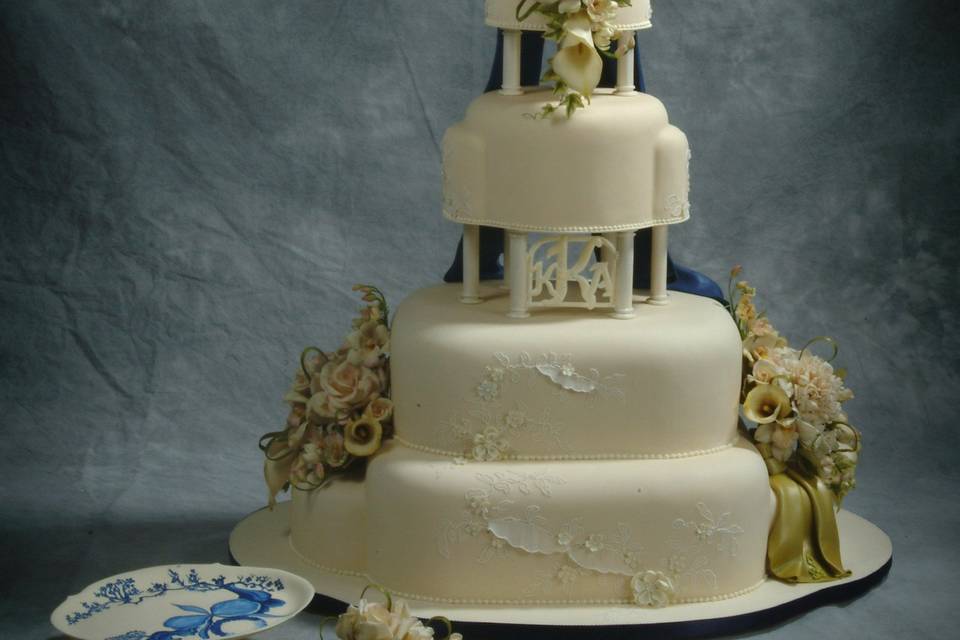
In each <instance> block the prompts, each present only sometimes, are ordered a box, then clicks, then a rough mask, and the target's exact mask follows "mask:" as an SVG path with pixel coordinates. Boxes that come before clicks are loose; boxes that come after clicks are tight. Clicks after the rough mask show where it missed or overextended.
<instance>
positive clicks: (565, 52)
mask: <svg viewBox="0 0 960 640" xmlns="http://www.w3.org/2000/svg"><path fill="white" fill-rule="evenodd" d="M564 32H565V33H564V36H563V40H562V41H561V43H560V50H559V51H557V54H556V55H555V56H554V57H553V60H552V62H551V66H552V67H553V71H554V72H555V73H556V74H557V75H558V76H560V79H561V80H563V82H564V83H565V84H566V85H567V86H568V87H570V88H571V89H573V90H574V91H576V92H577V93H580V94H582V95H585V96H587V97H589V96H590V95H591V94H593V90H594V89H596V88H597V85H598V84H600V76H601V75H602V74H603V59H602V58H601V57H600V54H599V53H597V49H596V47H595V46H594V44H593V31H592V30H591V25H590V19H589V18H587V17H586V15H582V16H580V15H578V16H574V17H572V18H570V19H569V20H567V22H566V24H565V25H564Z"/></svg>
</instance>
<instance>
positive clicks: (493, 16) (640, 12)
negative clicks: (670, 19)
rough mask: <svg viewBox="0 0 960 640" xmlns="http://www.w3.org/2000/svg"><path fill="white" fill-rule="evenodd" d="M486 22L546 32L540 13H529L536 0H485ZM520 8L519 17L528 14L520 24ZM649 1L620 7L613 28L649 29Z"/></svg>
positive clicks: (640, 0) (642, 0)
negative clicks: (523, 0) (518, 18)
mask: <svg viewBox="0 0 960 640" xmlns="http://www.w3.org/2000/svg"><path fill="white" fill-rule="evenodd" d="M486 4H487V10H486V21H487V25H488V26H491V27H498V28H500V29H516V30H522V31H546V29H547V21H546V18H545V17H544V16H543V14H542V13H539V12H538V11H532V12H531V11H530V10H531V9H532V8H533V5H535V4H537V2H536V0H527V1H526V2H523V3H521V0H487V2H486ZM518 6H519V7H520V16H521V17H523V16H524V14H527V13H529V14H530V15H528V16H526V17H525V18H524V20H523V21H522V22H518V21H517V7H518ZM652 12H653V11H652V9H651V7H650V0H633V3H632V6H630V7H620V9H619V10H618V12H617V19H616V20H614V22H613V24H614V26H616V27H618V28H619V29H621V30H623V31H636V30H638V29H649V28H650V27H651V26H653V25H652V24H651V23H650V17H651V14H652Z"/></svg>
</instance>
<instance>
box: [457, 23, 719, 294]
mask: <svg viewBox="0 0 960 640" xmlns="http://www.w3.org/2000/svg"><path fill="white" fill-rule="evenodd" d="M544 44H545V43H544V39H543V34H542V33H540V32H537V31H524V32H523V35H522V37H521V41H520V48H521V65H520V82H521V84H522V85H523V86H525V87H529V86H537V85H539V84H540V76H541V66H542V64H543V49H544ZM633 55H634V60H635V64H634V67H633V68H634V81H633V83H634V85H635V86H636V87H637V91H643V92H645V91H646V85H645V84H644V81H643V66H642V65H641V63H640V47H639V46H638V47H636V48H635V49H634V51H633ZM616 84H617V62H616V60H612V59H610V58H607V57H604V59H603V75H602V76H601V78H600V86H601V87H616ZM502 85H503V31H500V30H497V54H496V56H494V59H493V67H492V68H491V70H490V80H489V81H488V82H487V89H486V90H487V92H490V91H497V90H499V89H500V87H501V86H502ZM574 117H576V115H574ZM650 240H651V232H650V229H642V230H640V231H638V232H637V234H636V237H635V239H634V253H633V283H634V285H633V286H634V287H636V288H638V289H649V288H650ZM503 243H504V231H503V229H498V228H496V227H480V279H481V280H500V279H502V278H503V266H502V265H501V264H500V256H501V255H503ZM443 279H444V281H445V282H463V239H462V238H461V239H460V243H459V244H458V245H457V255H456V257H455V258H454V261H453V264H452V265H451V266H450V269H449V270H448V271H447V273H446V275H445V276H444V277H443ZM667 288H668V289H670V290H671V291H683V292H686V293H692V294H695V295H700V296H705V297H707V298H714V299H716V300H720V301H723V292H722V291H721V289H720V286H719V285H718V284H717V283H716V282H714V281H713V280H711V279H710V278H708V277H707V276H705V275H703V274H702V273H699V272H697V271H694V270H693V269H688V268H686V267H683V266H680V265H678V264H676V263H674V262H673V259H672V258H670V257H669V256H668V257H667Z"/></svg>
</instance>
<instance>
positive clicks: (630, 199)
mask: <svg viewBox="0 0 960 640" xmlns="http://www.w3.org/2000/svg"><path fill="white" fill-rule="evenodd" d="M552 99H553V95H552V93H551V92H550V91H549V90H548V89H542V88H541V89H533V90H529V89H528V90H527V91H526V93H524V94H522V95H503V94H501V93H498V92H490V93H487V94H484V95H483V96H481V97H480V98H478V99H476V100H475V101H474V102H473V104H471V105H470V107H469V108H468V109H467V116H466V118H465V119H464V121H463V122H461V123H459V124H456V125H454V126H452V127H450V129H448V130H447V133H446V135H445V136H444V141H443V213H444V215H445V216H446V217H447V218H449V219H450V220H452V221H454V222H459V223H461V224H469V225H482V226H489V227H501V228H504V229H511V230H514V231H523V232H526V231H532V232H547V233H587V232H595V233H605V232H614V231H628V230H635V229H644V228H648V227H654V226H660V225H668V224H676V223H678V222H684V221H685V220H687V219H688V218H689V217H690V205H689V188H690V178H689V157H690V151H689V146H688V143H687V137H686V136H685V135H684V134H683V132H682V131H680V129H678V128H676V127H674V126H672V125H671V124H670V123H669V121H668V119H667V111H666V109H665V108H664V107H663V104H662V103H661V102H660V101H659V100H657V99H656V98H654V97H653V96H650V95H647V94H638V93H633V94H631V95H621V94H616V93H613V92H612V91H611V90H603V89H601V90H600V91H599V92H598V93H596V94H594V96H593V99H592V101H591V103H590V105H589V106H588V107H587V108H585V109H582V110H580V111H578V112H577V113H576V115H574V116H573V117H572V118H566V117H564V116H563V115H556V116H553V117H549V118H546V119H535V118H533V117H531V116H532V114H536V113H539V112H540V110H541V109H542V108H543V106H544V105H545V104H547V103H548V102H550V101H551V100H552Z"/></svg>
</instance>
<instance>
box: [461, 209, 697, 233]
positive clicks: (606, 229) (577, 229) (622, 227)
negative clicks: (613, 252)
mask: <svg viewBox="0 0 960 640" xmlns="http://www.w3.org/2000/svg"><path fill="white" fill-rule="evenodd" d="M443 216H444V217H445V218H446V219H447V220H450V221H451V222H456V223H459V224H475V225H480V226H481V227H497V228H499V229H509V230H511V231H529V232H540V233H610V232H614V231H639V230H641V229H649V228H650V227H660V226H663V225H672V224H681V223H684V222H686V221H687V220H689V219H690V214H689V213H687V214H685V215H682V216H669V217H666V218H654V219H652V220H644V221H642V222H630V223H626V224H598V225H591V226H563V227H553V226H550V225H538V224H526V223H523V222H508V221H506V220H486V219H480V218H475V217H473V216H472V215H471V214H469V213H466V212H464V211H463V210H462V209H461V208H460V207H455V206H453V205H449V206H446V207H444V208H443Z"/></svg>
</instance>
